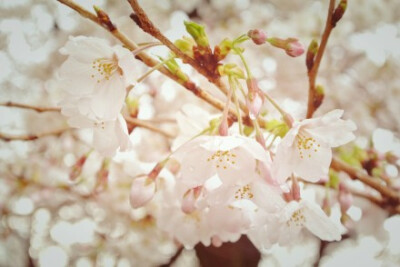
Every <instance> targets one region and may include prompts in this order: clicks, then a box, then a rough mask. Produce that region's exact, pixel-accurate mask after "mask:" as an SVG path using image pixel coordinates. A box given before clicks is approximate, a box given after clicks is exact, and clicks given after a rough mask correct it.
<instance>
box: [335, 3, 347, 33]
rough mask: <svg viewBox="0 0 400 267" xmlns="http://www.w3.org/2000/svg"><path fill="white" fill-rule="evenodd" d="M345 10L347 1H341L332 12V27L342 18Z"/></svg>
mask: <svg viewBox="0 0 400 267" xmlns="http://www.w3.org/2000/svg"><path fill="white" fill-rule="evenodd" d="M346 9H347V0H341V1H340V3H339V5H338V6H337V7H336V9H335V10H334V11H333V14H332V21H331V24H332V27H335V26H336V24H337V23H338V21H339V20H340V19H341V18H342V17H343V15H344V12H345V11H346Z"/></svg>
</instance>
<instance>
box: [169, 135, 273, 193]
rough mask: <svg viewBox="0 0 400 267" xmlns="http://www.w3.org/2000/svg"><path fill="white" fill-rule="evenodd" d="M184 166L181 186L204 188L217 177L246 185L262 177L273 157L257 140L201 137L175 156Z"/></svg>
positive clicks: (184, 146)
mask: <svg viewBox="0 0 400 267" xmlns="http://www.w3.org/2000/svg"><path fill="white" fill-rule="evenodd" d="M173 157H174V158H176V159H177V160H178V161H179V162H180V164H181V177H182V178H181V182H182V183H185V184H186V185H187V186H189V187H190V188H192V187H196V186H202V185H204V183H205V182H206V181H207V180H208V179H209V178H211V177H213V176H214V175H217V176H218V179H220V180H221V182H222V183H224V184H227V185H245V184H247V183H248V182H249V181H251V180H252V179H254V176H256V175H258V171H257V170H258V166H259V164H261V163H262V162H267V161H268V158H269V154H268V153H267V152H266V151H265V150H264V149H263V147H262V146H261V145H260V144H259V143H257V142H256V141H255V140H254V139H251V138H248V137H244V136H200V137H198V138H195V139H193V140H192V141H190V142H188V143H186V144H185V145H183V146H182V147H181V148H179V149H178V150H177V152H176V153H174V155H173Z"/></svg>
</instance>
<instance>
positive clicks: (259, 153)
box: [242, 137, 271, 164]
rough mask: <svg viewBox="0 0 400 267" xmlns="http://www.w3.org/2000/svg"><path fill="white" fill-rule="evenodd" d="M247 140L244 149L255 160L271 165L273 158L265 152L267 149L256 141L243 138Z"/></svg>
mask: <svg viewBox="0 0 400 267" xmlns="http://www.w3.org/2000/svg"><path fill="white" fill-rule="evenodd" d="M242 138H243V139H244V140H245V144H244V145H242V148H243V149H244V150H246V151H247V153H249V154H250V155H251V156H252V157H253V158H254V159H257V160H259V161H261V162H264V163H267V164H270V163H271V156H270V154H269V153H268V152H267V151H265V149H264V148H263V147H262V146H261V145H260V143H258V142H257V141H256V140H254V139H251V138H247V137H242Z"/></svg>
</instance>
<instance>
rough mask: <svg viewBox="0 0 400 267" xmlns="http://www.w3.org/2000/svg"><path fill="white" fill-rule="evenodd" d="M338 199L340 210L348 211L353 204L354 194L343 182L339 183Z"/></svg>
mask: <svg viewBox="0 0 400 267" xmlns="http://www.w3.org/2000/svg"><path fill="white" fill-rule="evenodd" d="M338 201H339V204H340V210H341V211H342V213H346V212H347V210H348V209H349V208H350V207H351V205H352V204H353V195H352V194H351V193H350V192H349V190H348V189H347V188H346V187H345V186H344V185H343V184H339V196H338Z"/></svg>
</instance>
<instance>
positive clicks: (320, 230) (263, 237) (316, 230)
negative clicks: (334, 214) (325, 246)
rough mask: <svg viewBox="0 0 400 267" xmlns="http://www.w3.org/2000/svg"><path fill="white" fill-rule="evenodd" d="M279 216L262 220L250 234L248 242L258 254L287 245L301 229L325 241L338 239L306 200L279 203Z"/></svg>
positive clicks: (335, 229)
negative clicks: (259, 251)
mask: <svg viewBox="0 0 400 267" xmlns="http://www.w3.org/2000/svg"><path fill="white" fill-rule="evenodd" d="M281 205H282V206H281V207H280V212H279V213H276V214H274V215H273V216H269V217H266V219H265V218H264V220H263V221H261V222H258V223H259V227H255V228H253V229H252V231H250V232H249V234H248V236H249V238H250V240H251V241H252V242H253V243H254V244H255V245H256V247H257V248H259V249H260V250H261V251H263V250H265V249H269V248H270V247H271V246H272V245H273V244H279V245H282V246H285V245H288V244H290V243H291V242H293V240H294V239H295V238H296V237H297V236H298V235H299V233H300V232H301V231H302V230H303V229H307V230H308V231H309V232H311V233H312V234H314V235H315V236H317V237H318V238H320V239H321V240H325V241H338V240H340V239H341V230H340V227H339V225H338V224H336V223H335V222H333V221H332V220H331V219H330V218H329V217H328V216H327V215H326V214H325V213H324V211H323V210H322V209H321V208H320V207H319V206H318V205H317V204H316V203H313V202H310V201H307V200H301V201H299V202H297V201H290V202H288V203H284V202H282V203H281Z"/></svg>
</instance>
